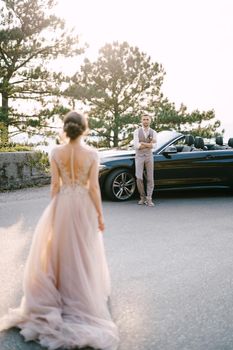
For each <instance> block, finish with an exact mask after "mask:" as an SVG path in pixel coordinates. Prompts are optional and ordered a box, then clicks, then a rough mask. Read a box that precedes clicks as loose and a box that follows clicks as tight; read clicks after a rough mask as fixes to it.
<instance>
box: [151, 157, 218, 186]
mask: <svg viewBox="0 0 233 350" xmlns="http://www.w3.org/2000/svg"><path fill="white" fill-rule="evenodd" d="M154 161H155V185H157V186H158V187H161V188H163V187H189V186H190V187H192V186H206V185H214V184H215V183H216V182H217V181H218V180H217V175H216V174H217V170H218V167H217V166H216V167H213V163H214V158H213V155H212V152H210V151H192V152H178V153H175V154H170V155H166V156H165V155H164V154H163V153H161V154H158V155H155V156H154ZM210 169H212V171H210Z"/></svg>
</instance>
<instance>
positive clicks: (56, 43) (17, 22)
mask: <svg viewBox="0 0 233 350" xmlns="http://www.w3.org/2000/svg"><path fill="white" fill-rule="evenodd" d="M55 3H56V2H55V0H30V1H28V0H2V4H3V5H4V6H2V7H1V9H0V18H1V24H0V94H1V95H2V107H1V108H0V123H1V134H0V137H1V139H4V140H6V141H7V130H8V127H9V126H13V127H15V128H16V129H17V130H18V131H19V132H24V131H28V130H29V131H30V132H32V133H33V131H38V130H43V128H46V127H47V123H46V120H47V119H48V118H49V117H51V114H53V115H54V113H55V112H56V111H57V112H58V115H59V106H61V105H62V103H61V100H60V96H61V85H62V82H65V81H66V80H67V77H65V76H63V74H62V73H56V72H54V71H53V69H51V68H49V66H48V64H49V63H51V62H53V61H54V60H55V59H57V58H58V57H72V56H76V55H78V54H80V53H81V52H83V49H81V48H80V46H79V41H78V37H77V35H76V34H75V33H74V32H73V31H72V30H69V31H68V30H67V29H66V28H65V24H64V21H63V20H61V19H60V18H57V17H56V16H54V14H53V7H54V5H55ZM25 100H27V102H28V101H34V102H33V109H34V110H33V111H32V113H31V112H27V111H22V110H20V109H19V108H18V107H17V110H16V109H15V108H13V106H14V104H13V103H12V102H13V101H17V102H22V101H25ZM61 109H62V108H61ZM38 111H39V112H38Z"/></svg>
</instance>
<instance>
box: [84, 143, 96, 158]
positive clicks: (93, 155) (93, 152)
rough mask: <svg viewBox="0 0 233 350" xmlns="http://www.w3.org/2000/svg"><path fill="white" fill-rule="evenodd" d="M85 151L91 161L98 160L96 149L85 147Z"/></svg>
mask: <svg viewBox="0 0 233 350" xmlns="http://www.w3.org/2000/svg"><path fill="white" fill-rule="evenodd" d="M85 149H86V152H87V154H88V156H89V158H90V159H93V160H98V159H99V153H98V151H97V149H96V148H94V147H93V146H89V145H86V146H85Z"/></svg>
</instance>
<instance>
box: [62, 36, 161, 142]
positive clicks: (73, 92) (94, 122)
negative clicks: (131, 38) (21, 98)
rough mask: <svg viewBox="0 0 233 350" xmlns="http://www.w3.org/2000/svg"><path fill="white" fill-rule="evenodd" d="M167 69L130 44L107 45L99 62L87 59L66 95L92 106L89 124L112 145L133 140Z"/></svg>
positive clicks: (158, 92)
mask: <svg viewBox="0 0 233 350" xmlns="http://www.w3.org/2000/svg"><path fill="white" fill-rule="evenodd" d="M164 74H165V73H164V70H163V68H162V66H161V65H160V64H158V63H154V62H152V61H151V58H150V57H149V56H147V55H146V54H145V53H143V52H140V51H139V49H138V48H137V47H131V46H129V44H128V43H126V42H123V43H122V44H120V43H118V42H114V43H113V44H106V45H105V46H104V47H103V48H101V49H100V51H99V57H98V59H97V61H96V62H93V63H92V62H90V61H89V60H88V59H86V60H85V61H84V65H83V66H82V67H81V71H80V72H78V73H77V74H76V75H75V76H74V77H73V79H72V81H73V84H71V86H70V87H69V89H67V91H66V96H69V97H72V98H75V99H77V100H81V101H82V102H84V103H85V104H86V105H88V106H89V107H90V112H89V125H90V129H91V130H92V131H93V134H94V135H98V136H100V137H101V138H105V139H106V140H107V142H108V146H110V145H111V144H113V145H114V146H118V144H122V143H124V142H128V141H129V135H130V134H131V133H132V131H133V130H134V129H135V125H137V124H138V122H139V120H140V115H141V114H142V113H143V112H144V111H145V106H146V104H147V103H148V100H149V99H150V98H151V96H153V98H154V99H156V98H157V99H159V96H160V87H161V84H162V82H163V77H164Z"/></svg>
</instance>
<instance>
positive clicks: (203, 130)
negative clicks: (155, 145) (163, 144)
mask: <svg viewBox="0 0 233 350" xmlns="http://www.w3.org/2000/svg"><path fill="white" fill-rule="evenodd" d="M149 110H150V111H151V112H154V118H153V122H152V125H151V126H152V128H154V129H156V130H157V131H161V130H167V129H170V130H176V131H179V132H183V133H191V134H192V135H194V136H202V137H207V138H210V137H213V136H216V135H217V134H219V133H218V132H217V129H218V128H219V127H220V125H221V123H220V121H219V120H215V112H214V110H208V111H202V112H201V111H199V110H194V111H192V112H191V113H189V112H188V110H187V107H186V106H185V105H184V104H181V105H180V107H179V108H178V109H176V107H175V104H174V103H171V102H169V101H168V99H167V98H162V99H161V101H159V103H156V104H152V105H150V106H149Z"/></svg>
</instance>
